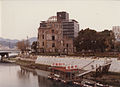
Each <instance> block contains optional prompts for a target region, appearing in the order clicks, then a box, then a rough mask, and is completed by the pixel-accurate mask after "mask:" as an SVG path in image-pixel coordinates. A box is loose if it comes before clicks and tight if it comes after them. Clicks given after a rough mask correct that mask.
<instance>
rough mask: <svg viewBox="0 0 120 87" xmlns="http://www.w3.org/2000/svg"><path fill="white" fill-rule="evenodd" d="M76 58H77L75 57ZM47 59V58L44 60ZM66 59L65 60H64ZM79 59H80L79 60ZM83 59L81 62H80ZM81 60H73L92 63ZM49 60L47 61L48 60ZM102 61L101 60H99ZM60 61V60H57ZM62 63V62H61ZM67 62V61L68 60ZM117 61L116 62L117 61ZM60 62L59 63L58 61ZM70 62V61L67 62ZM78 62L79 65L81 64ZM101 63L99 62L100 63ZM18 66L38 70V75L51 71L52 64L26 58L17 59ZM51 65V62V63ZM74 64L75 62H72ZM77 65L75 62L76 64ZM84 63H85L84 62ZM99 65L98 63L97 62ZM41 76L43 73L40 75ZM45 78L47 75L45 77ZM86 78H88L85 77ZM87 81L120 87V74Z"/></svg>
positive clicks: (110, 73) (105, 75)
mask: <svg viewBox="0 0 120 87" xmlns="http://www.w3.org/2000/svg"><path fill="white" fill-rule="evenodd" d="M57 58H58V57H57ZM62 58H63V57H62ZM75 58H76V57H75ZM44 59H45V58H44ZM49 59H50V60H52V57H50V58H49ZM64 59H65V58H64ZM78 59H79V58H78ZM80 59H81V60H80ZM80 59H79V60H75V59H74V58H73V60H74V61H79V62H80V61H81V62H83V61H87V62H86V63H88V62H90V60H91V58H85V59H84V58H80ZM46 60H47V59H46ZM69 60H70V61H72V60H71V59H70V58H69ZM99 60H100V59H99ZM57 61H58V60H57ZM61 61H62V60H61ZM66 61H67V60H66ZM115 61H116V60H115ZM58 62H59V61H58ZM67 62H69V61H67ZM79 62H78V63H79ZM98 62H99V61H98ZM15 63H16V64H18V65H20V66H23V67H26V68H30V69H33V70H38V73H40V70H43V71H45V72H48V71H49V68H50V64H48V65H47V64H44V63H47V62H46V61H44V63H40V62H39V61H38V62H36V60H34V59H29V58H28V59H26V58H17V59H16V62H15ZM49 63H50V61H49ZM72 63H73V62H72ZM74 63H75V62H74ZM83 63H84V62H83ZM96 63H97V62H96ZM40 74H41V73H40ZM44 76H45V75H44ZM85 78H86V77H85ZM87 79H91V80H94V81H97V82H100V83H102V84H108V85H113V86H115V87H119V85H120V73H116V72H109V73H107V74H104V75H102V76H99V77H96V78H95V77H92V78H91V77H90V76H89V75H88V77H87Z"/></svg>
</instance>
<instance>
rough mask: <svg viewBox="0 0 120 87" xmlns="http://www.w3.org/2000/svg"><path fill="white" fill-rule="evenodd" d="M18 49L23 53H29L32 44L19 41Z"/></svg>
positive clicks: (26, 41)
mask: <svg viewBox="0 0 120 87" xmlns="http://www.w3.org/2000/svg"><path fill="white" fill-rule="evenodd" d="M16 45H17V48H18V49H20V50H21V51H22V53H23V52H24V51H28V50H29V47H30V43H29V41H28V40H22V41H19V42H17V44H16Z"/></svg>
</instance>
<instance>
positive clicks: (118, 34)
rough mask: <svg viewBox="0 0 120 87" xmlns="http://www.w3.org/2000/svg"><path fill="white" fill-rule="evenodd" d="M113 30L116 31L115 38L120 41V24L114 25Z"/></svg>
mask: <svg viewBox="0 0 120 87" xmlns="http://www.w3.org/2000/svg"><path fill="white" fill-rule="evenodd" d="M112 31H113V32H114V35H115V39H116V40H117V41H120V26H113V27H112Z"/></svg>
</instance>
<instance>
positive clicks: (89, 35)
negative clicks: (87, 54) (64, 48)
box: [74, 28, 97, 51]
mask: <svg viewBox="0 0 120 87" xmlns="http://www.w3.org/2000/svg"><path fill="white" fill-rule="evenodd" d="M96 37H97V32H96V31H95V30H91V29H89V28H87V29H85V30H81V31H80V32H79V33H78V37H77V38H75V40H74V46H76V50H77V51H82V50H85V51H88V50H95V49H96V48H97V46H96V45H97V44H96V41H97V38H96Z"/></svg>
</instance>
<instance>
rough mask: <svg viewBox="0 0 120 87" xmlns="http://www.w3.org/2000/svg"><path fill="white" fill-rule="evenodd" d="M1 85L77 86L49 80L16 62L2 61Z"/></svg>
mask: <svg viewBox="0 0 120 87" xmlns="http://www.w3.org/2000/svg"><path fill="white" fill-rule="evenodd" d="M0 87H76V86H73V85H66V84H63V83H61V82H56V81H53V80H49V79H47V78H46V77H42V76H39V75H37V74H36V73H35V72H30V71H27V70H23V69H21V68H20V66H18V65H15V64H9V63H7V64H5V63H0Z"/></svg>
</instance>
